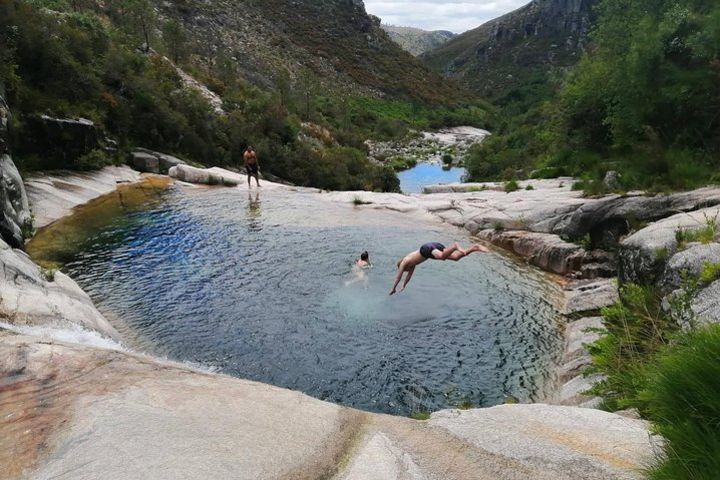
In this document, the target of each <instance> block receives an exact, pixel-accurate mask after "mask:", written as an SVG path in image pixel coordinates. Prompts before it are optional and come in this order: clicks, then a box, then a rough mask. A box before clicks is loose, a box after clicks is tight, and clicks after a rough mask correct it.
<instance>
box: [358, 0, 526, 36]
mask: <svg viewBox="0 0 720 480" xmlns="http://www.w3.org/2000/svg"><path fill="white" fill-rule="evenodd" d="M529 2H530V0H495V1H492V0H465V1H453V0H436V1H427V0H426V1H422V0H421V1H415V0H393V1H383V0H365V8H366V10H367V12H368V13H370V14H372V15H375V16H378V17H380V18H381V19H382V21H383V23H386V24H388V25H398V26H402V27H417V28H422V29H424V30H450V31H451V32H456V33H461V32H464V31H465V30H470V29H473V28H475V27H479V26H480V25H482V24H483V23H485V22H487V21H488V20H492V19H493V18H497V17H499V16H501V15H504V14H506V13H508V12H510V11H512V10H515V9H516V8H519V7H521V6H523V5H525V4H527V3H529Z"/></svg>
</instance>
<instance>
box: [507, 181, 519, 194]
mask: <svg viewBox="0 0 720 480" xmlns="http://www.w3.org/2000/svg"><path fill="white" fill-rule="evenodd" d="M518 190H520V185H518V182H517V181H515V180H510V181H509V182H505V193H511V192H516V191H518Z"/></svg>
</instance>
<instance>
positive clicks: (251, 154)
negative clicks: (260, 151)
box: [243, 145, 260, 188]
mask: <svg viewBox="0 0 720 480" xmlns="http://www.w3.org/2000/svg"><path fill="white" fill-rule="evenodd" d="M243 161H244V162H245V171H246V172H247V176H248V188H250V180H251V179H252V177H255V183H257V186H258V187H259V186H260V180H259V179H258V167H259V164H258V158H257V154H256V153H255V149H254V148H253V147H251V146H249V145H248V147H247V148H246V149H245V153H243Z"/></svg>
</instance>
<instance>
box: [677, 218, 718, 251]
mask: <svg viewBox="0 0 720 480" xmlns="http://www.w3.org/2000/svg"><path fill="white" fill-rule="evenodd" d="M717 235H718V226H717V215H715V216H714V217H709V216H707V215H706V216H705V225H704V226H702V227H700V228H698V229H695V230H688V229H685V228H679V229H678V230H676V231H675V241H676V242H677V244H678V250H683V249H685V247H686V246H687V244H688V243H693V242H700V243H702V244H704V245H705V244H708V243H711V242H714V241H715V238H716V237H717Z"/></svg>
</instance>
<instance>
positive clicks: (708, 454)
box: [640, 325, 720, 480]
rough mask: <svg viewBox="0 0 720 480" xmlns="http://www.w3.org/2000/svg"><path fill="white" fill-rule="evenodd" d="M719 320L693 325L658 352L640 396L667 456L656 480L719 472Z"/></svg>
mask: <svg viewBox="0 0 720 480" xmlns="http://www.w3.org/2000/svg"><path fill="white" fill-rule="evenodd" d="M718 358H720V325H712V326H710V327H708V328H704V329H701V330H697V331H691V332H689V333H687V334H685V335H683V336H682V337H680V338H678V339H677V342H676V343H675V344H674V345H672V346H670V347H668V348H667V349H666V350H664V351H663V352H662V353H661V354H660V355H658V357H657V361H656V362H654V363H655V365H654V366H652V367H650V368H649V371H648V381H647V386H646V387H645V388H644V389H643V391H642V392H641V395H640V396H641V398H642V399H643V400H644V401H646V402H647V404H648V406H647V411H648V413H649V415H648V416H649V417H650V418H651V419H652V420H653V421H654V423H655V431H656V432H657V433H659V434H660V435H662V436H663V438H664V439H665V441H666V446H665V456H664V458H662V459H660V461H659V462H658V463H657V464H656V465H654V466H653V467H652V468H651V469H650V470H649V471H648V472H647V473H648V477H649V478H650V479H652V480H671V479H672V480H678V479H688V480H690V479H693V480H700V479H707V480H711V479H716V478H718V472H720V362H718V361H717V359H718Z"/></svg>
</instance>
